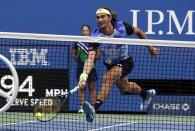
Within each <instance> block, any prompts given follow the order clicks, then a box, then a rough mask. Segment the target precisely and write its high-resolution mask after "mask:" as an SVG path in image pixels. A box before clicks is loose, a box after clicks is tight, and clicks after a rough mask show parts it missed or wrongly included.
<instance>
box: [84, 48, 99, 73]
mask: <svg viewBox="0 0 195 131" xmlns="http://www.w3.org/2000/svg"><path fill="white" fill-rule="evenodd" d="M95 58H96V51H89V52H88V58H87V60H86V61H85V64H84V67H83V73H85V74H87V75H88V74H89V73H90V71H91V69H92V68H93V65H94V61H95Z"/></svg>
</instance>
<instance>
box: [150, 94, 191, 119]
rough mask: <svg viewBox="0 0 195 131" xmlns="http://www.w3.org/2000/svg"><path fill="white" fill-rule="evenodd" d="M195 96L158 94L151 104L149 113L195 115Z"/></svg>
mask: <svg viewBox="0 0 195 131" xmlns="http://www.w3.org/2000/svg"><path fill="white" fill-rule="evenodd" d="M194 110H195V97H194V96H156V97H155V98H154V99H153V101H152V103H151V104H150V106H149V110H148V114H155V115H187V116H188V115H190V116H193V115H195V111H194Z"/></svg>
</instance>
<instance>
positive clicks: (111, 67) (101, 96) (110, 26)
mask: <svg viewBox="0 0 195 131" xmlns="http://www.w3.org/2000/svg"><path fill="white" fill-rule="evenodd" d="M96 20H97V24H98V27H97V28H96V29H95V30H94V31H93V32H92V34H91V35H92V36H97V37H116V38H124V37H126V36H129V35H132V34H136V35H137V36H138V37H139V38H140V39H147V37H146V36H145V34H144V33H143V32H142V31H141V30H140V29H139V28H137V27H132V26H131V25H130V24H128V23H125V22H120V21H119V22H118V21H117V19H116V14H114V15H112V12H111V10H110V9H109V8H108V7H101V8H99V9H98V10H97V12H96ZM98 48H99V49H100V51H101V54H102V55H103V58H104V64H105V66H106V67H107V72H106V73H105V74H104V75H103V77H102V85H101V89H100V91H99V93H98V96H97V100H96V102H95V105H94V106H93V105H90V104H89V103H88V102H87V101H85V102H84V103H83V109H84V112H85V113H86V119H87V121H89V122H93V120H94V118H95V111H97V110H98V108H99V107H100V106H101V105H102V103H103V102H104V101H105V100H106V99H107V98H108V95H109V92H110V87H111V85H112V84H113V83H114V84H115V85H116V86H117V87H118V89H119V90H120V93H121V94H122V95H128V94H139V95H140V96H141V98H142V102H141V104H140V109H141V110H146V109H147V108H148V105H149V104H150V102H151V100H152V98H153V96H154V95H155V94H156V91H155V90H154V89H151V90H144V89H142V88H141V87H140V86H139V85H138V84H136V83H135V82H129V81H128V78H127V77H126V76H127V74H129V73H130V72H131V70H132V68H133V65H134V63H133V60H132V57H131V56H129V55H128V54H129V53H128V45H115V44H90V45H89V54H88V59H87V60H86V62H85V65H84V69H83V73H82V74H81V76H80V81H79V86H81V87H84V86H85V85H86V81H87V78H88V74H89V72H90V71H91V69H92V67H93V64H94V61H95V55H96V50H97V49H98ZM147 48H148V49H149V51H150V54H151V55H152V56H155V57H156V58H157V54H158V51H159V49H157V48H154V47H152V46H148V47H147ZM94 108H95V109H94Z"/></svg>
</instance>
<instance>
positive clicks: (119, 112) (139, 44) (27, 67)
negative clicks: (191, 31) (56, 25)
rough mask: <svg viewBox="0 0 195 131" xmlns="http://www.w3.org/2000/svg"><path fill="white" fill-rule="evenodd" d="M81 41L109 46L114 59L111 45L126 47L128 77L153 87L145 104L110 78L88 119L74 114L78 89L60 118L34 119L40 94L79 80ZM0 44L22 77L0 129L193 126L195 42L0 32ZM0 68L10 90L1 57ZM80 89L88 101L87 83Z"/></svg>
mask: <svg viewBox="0 0 195 131" xmlns="http://www.w3.org/2000/svg"><path fill="white" fill-rule="evenodd" d="M75 43H77V46H76V47H77V48H76V47H75ZM86 43H100V48H98V49H100V51H102V50H104V51H105V50H107V51H106V52H107V53H111V54H112V55H113V56H116V57H117V55H118V54H116V53H117V52H115V50H113V48H114V49H117V48H118V47H120V46H123V45H126V46H127V47H128V53H129V55H130V56H131V57H132V59H133V63H134V66H133V69H132V71H131V73H129V74H127V75H126V77H127V78H128V81H130V82H134V83H137V84H138V85H139V86H140V87H141V88H143V89H144V90H149V89H155V90H156V92H157V94H156V95H155V96H154V98H153V99H152V101H151V103H150V104H149V107H148V108H147V110H141V109H140V104H141V100H142V99H141V97H140V95H139V94H125V93H124V92H122V91H121V90H119V89H118V88H117V86H116V85H117V84H116V85H115V84H112V85H111V88H110V92H109V95H108V98H107V99H106V100H105V101H104V103H103V104H102V105H101V107H100V108H99V109H98V111H97V113H96V117H95V120H94V122H93V123H90V122H87V121H86V119H85V115H84V114H79V113H78V111H79V109H80V101H79V93H78V92H77V93H74V94H72V95H71V96H70V97H69V98H68V99H67V101H66V102H65V104H64V105H63V107H62V109H61V112H60V114H59V115H58V116H57V118H55V119H54V120H52V121H49V122H39V121H37V120H36V118H35V117H34V115H33V107H34V105H35V104H36V103H37V102H38V101H39V99H40V98H42V97H45V96H55V95H63V94H65V93H67V92H68V91H69V90H70V89H72V88H74V87H75V86H77V84H78V81H77V77H78V76H79V73H78V72H82V71H81V70H82V69H80V68H81V67H80V66H81V65H80V63H79V61H81V59H82V58H80V59H79V60H78V61H76V60H75V59H73V57H72V50H73V49H77V52H76V53H77V55H78V54H79V53H81V50H82V51H83V48H86V46H87V45H85V44H86ZM147 46H153V47H156V48H158V49H160V51H159V53H158V56H157V59H155V58H152V57H151V55H150V52H149V50H148V48H147ZM104 47H107V48H106V49H104ZM109 48H111V51H109ZM0 50H1V52H0V53H1V54H2V55H4V56H5V57H7V58H8V59H9V60H10V61H11V62H12V64H13V65H14V67H15V68H16V71H17V73H18V76H19V93H18V96H17V98H16V100H15V101H14V103H13V105H12V106H11V107H10V109H9V110H8V111H6V112H3V113H1V114H0V130H2V131H7V130H10V131H12V130H13V131H34V130H35V131H42V130H48V131H62V130H79V131H81V130H82V131H86V130H89V131H96V130H112V131H113V130H133V131H134V130H137V131H146V130H150V131H164V130H166V131H181V130H182V131H194V130H195V124H194V123H195V42H192V41H168V40H140V39H125V38H103V37H90V36H89V37H88V36H69V35H51V34H30V33H8V32H0ZM86 51H87V48H86ZM112 51H113V52H112ZM122 51H123V50H121V52H122ZM125 51H126V50H124V52H125ZM119 52H120V51H119ZM121 52H120V53H121ZM104 53H105V52H104ZM122 53H123V52H122ZM85 54H87V53H86V52H85ZM82 55H83V54H82ZM104 55H106V54H103V53H102V52H101V53H100V56H101V57H100V58H99V59H97V60H96V62H95V67H93V69H96V74H97V79H94V81H95V90H96V94H97V95H96V96H98V92H99V91H100V90H101V85H102V82H103V81H102V78H103V76H104V74H105V73H106V71H107V68H106V66H105V65H104V64H103V63H104V60H103V57H104ZM104 58H105V57H104ZM107 62H108V61H107ZM108 63H109V62H108ZM121 64H122V66H125V65H123V63H120V64H119V65H116V66H121ZM77 68H79V69H77ZM122 68H123V67H122ZM126 68H128V67H126ZM129 68H130V67H129ZM0 70H1V73H0V78H1V79H0V80H1V82H0V83H1V86H0V88H1V89H2V90H4V91H5V92H7V91H8V90H9V89H10V88H14V86H13V85H14V84H13V79H12V77H10V71H9V69H8V68H6V67H5V65H4V64H2V61H1V64H0ZM125 71H126V70H125ZM89 79H90V78H89ZM121 85H123V83H121ZM88 86H89V85H88ZM119 86H120V85H119ZM107 88H109V87H107ZM85 94H86V96H85V100H87V101H89V102H90V100H91V99H90V95H89V90H88V88H87V89H86V93H85ZM0 101H1V108H2V107H3V106H4V105H5V104H6V103H7V100H6V99H5V98H3V97H0Z"/></svg>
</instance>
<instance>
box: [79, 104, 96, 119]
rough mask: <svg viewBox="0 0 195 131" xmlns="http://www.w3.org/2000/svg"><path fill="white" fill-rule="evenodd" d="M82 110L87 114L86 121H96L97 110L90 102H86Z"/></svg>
mask: <svg viewBox="0 0 195 131" xmlns="http://www.w3.org/2000/svg"><path fill="white" fill-rule="evenodd" d="M82 108H83V110H84V113H85V114H86V120H87V121H88V122H93V120H94V119H95V109H94V106H92V105H91V104H89V102H87V101H85V102H83V104H82Z"/></svg>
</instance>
